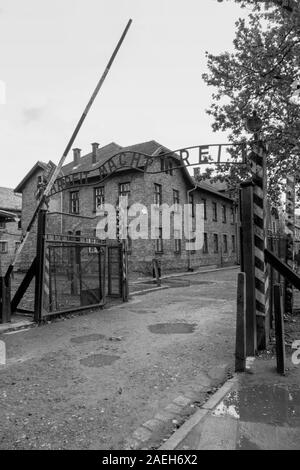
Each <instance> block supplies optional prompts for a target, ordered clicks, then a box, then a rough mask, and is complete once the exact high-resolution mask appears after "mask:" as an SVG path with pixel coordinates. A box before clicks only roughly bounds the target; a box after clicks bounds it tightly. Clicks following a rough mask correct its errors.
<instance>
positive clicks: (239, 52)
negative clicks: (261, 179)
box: [202, 0, 300, 203]
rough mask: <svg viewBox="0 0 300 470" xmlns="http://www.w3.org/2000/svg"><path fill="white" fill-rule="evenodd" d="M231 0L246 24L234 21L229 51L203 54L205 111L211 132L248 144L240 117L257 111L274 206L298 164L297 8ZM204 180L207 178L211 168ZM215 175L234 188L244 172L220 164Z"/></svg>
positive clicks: (299, 12) (299, 48)
mask: <svg viewBox="0 0 300 470" xmlns="http://www.w3.org/2000/svg"><path fill="white" fill-rule="evenodd" d="M235 1H236V2H237V3H240V4H241V6H242V7H245V6H248V8H250V12H249V15H248V18H247V20H246V19H241V18H240V19H238V21H237V22H236V32H235V38H234V42H233V43H234V52H233V53H229V52H224V53H222V54H219V55H212V54H209V53H208V52H207V53H206V56H207V66H208V72H207V73H205V74H203V79H204V81H205V82H206V84H207V85H208V86H212V87H214V88H215V91H214V92H213V95H212V99H213V101H212V104H211V106H210V109H208V110H207V113H208V114H209V115H210V116H211V117H212V118H213V124H212V127H213V130H214V131H226V132H229V139H230V141H232V142H243V141H248V140H249V133H248V132H247V130H246V128H245V119H246V118H247V117H249V116H251V114H252V112H253V110H256V111H257V114H258V116H259V117H260V119H261V120H262V121H263V128H262V137H263V140H264V141H266V142H267V144H268V149H269V151H268V160H267V169H268V192H269V197H270V199H271V201H272V202H273V203H274V202H275V203H276V202H278V200H279V198H280V192H281V189H282V184H283V183H284V179H285V177H286V174H288V173H293V172H296V170H298V169H299V163H300V158H299V156H300V142H299V136H300V106H299V104H298V103H297V102H295V100H292V99H291V98H292V96H293V95H294V93H295V83H298V81H299V80H300V5H298V4H296V3H295V4H293V8H292V11H290V10H285V9H283V7H282V5H279V4H278V5H276V3H277V2H273V5H272V2H271V1H269V2H264V1H263V0H262V1H255V2H254V1H251V0H235ZM224 6H225V5H224ZM299 83H300V82H299ZM236 156H237V155H234V153H233V157H236ZM203 176H206V177H207V176H209V177H212V173H211V170H207V172H206V174H205V175H202V177H203ZM220 176H221V178H222V179H226V178H227V179H228V181H231V183H232V186H233V188H236V187H237V186H238V183H239V182H240V181H241V180H242V179H244V178H246V177H247V176H249V171H248V169H247V168H243V169H241V167H233V166H227V165H223V166H222V167H220V168H219V171H218V174H216V172H214V178H218V177H220Z"/></svg>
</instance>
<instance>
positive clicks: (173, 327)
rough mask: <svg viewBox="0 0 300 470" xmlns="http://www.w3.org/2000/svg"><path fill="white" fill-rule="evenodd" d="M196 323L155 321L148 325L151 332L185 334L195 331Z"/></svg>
mask: <svg viewBox="0 0 300 470" xmlns="http://www.w3.org/2000/svg"><path fill="white" fill-rule="evenodd" d="M196 326H197V324H196V323H156V324H155V325H149V326H148V329H149V330H150V331H151V333H155V334H160V335H173V334H187V333H193V332H194V331H195V328H196Z"/></svg>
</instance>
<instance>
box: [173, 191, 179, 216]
mask: <svg viewBox="0 0 300 470" xmlns="http://www.w3.org/2000/svg"><path fill="white" fill-rule="evenodd" d="M173 204H174V206H175V208H176V211H178V210H179V191H178V190H177V189H173Z"/></svg>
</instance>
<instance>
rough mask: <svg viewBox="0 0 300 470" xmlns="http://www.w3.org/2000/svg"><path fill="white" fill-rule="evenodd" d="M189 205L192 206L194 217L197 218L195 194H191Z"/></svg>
mask: <svg viewBox="0 0 300 470" xmlns="http://www.w3.org/2000/svg"><path fill="white" fill-rule="evenodd" d="M189 204H190V205H191V206H192V217H195V204H194V194H189Z"/></svg>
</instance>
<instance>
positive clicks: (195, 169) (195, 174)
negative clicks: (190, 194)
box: [194, 167, 200, 178]
mask: <svg viewBox="0 0 300 470" xmlns="http://www.w3.org/2000/svg"><path fill="white" fill-rule="evenodd" d="M198 176H200V168H199V167H197V168H194V178H197V177H198Z"/></svg>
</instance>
